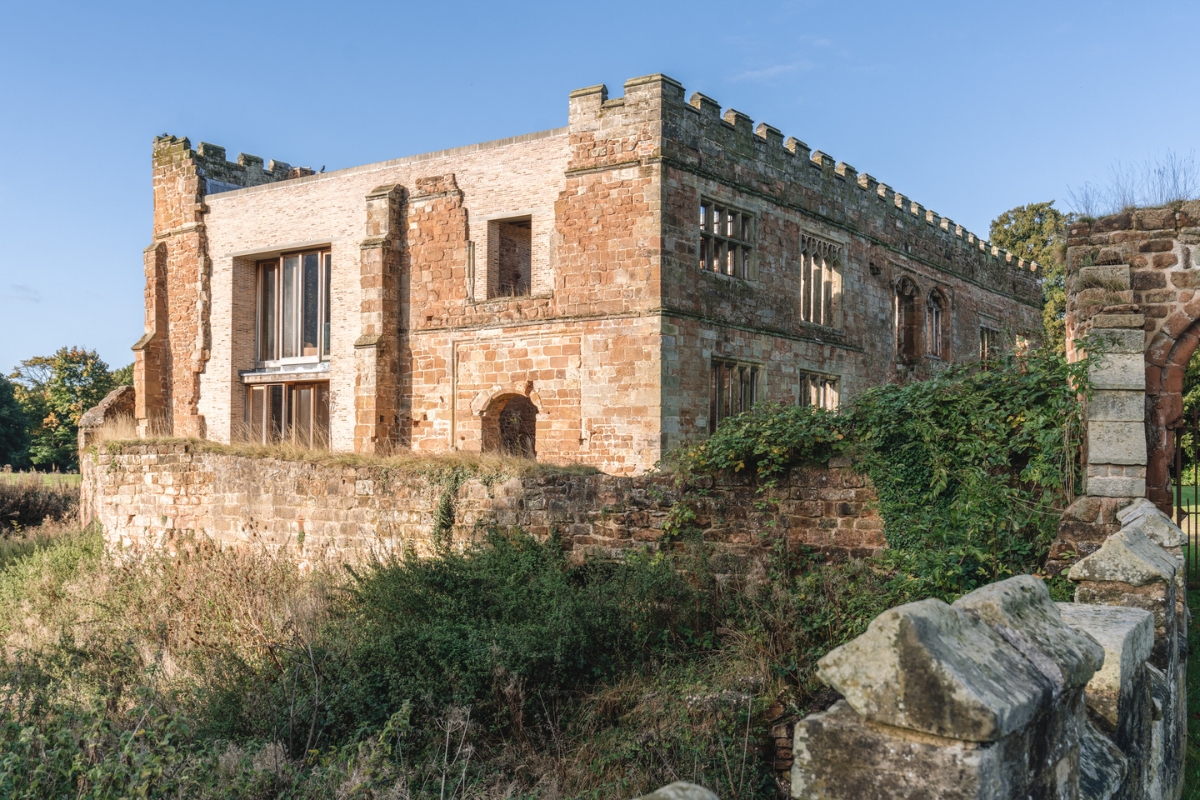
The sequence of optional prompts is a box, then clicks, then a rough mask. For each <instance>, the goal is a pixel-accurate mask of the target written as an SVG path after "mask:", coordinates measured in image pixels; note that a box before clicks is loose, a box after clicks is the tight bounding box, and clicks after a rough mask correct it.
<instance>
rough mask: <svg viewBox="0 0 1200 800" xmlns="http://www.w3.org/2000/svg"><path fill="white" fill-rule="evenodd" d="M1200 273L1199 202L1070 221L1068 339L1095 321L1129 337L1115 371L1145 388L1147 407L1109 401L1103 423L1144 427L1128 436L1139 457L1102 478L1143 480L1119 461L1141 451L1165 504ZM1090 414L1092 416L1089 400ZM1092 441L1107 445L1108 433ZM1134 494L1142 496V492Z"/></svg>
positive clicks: (1150, 487) (1199, 316)
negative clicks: (1122, 405)
mask: <svg viewBox="0 0 1200 800" xmlns="http://www.w3.org/2000/svg"><path fill="white" fill-rule="evenodd" d="M1198 276H1200V202H1187V203H1177V204H1174V205H1172V206H1168V207H1164V208H1152V209H1139V210H1132V211H1125V212H1122V213H1120V214H1115V215H1112V216H1108V217H1103V218H1101V219H1098V220H1093V221H1084V222H1078V223H1076V224H1074V225H1072V226H1071V230H1070V238H1069V239H1068V275H1067V289H1068V292H1067V315H1066V321H1067V332H1068V340H1072V339H1074V338H1076V337H1077V336H1079V335H1081V334H1082V333H1085V332H1087V331H1089V330H1097V331H1098V330H1105V331H1106V335H1109V336H1121V335H1124V336H1128V337H1131V338H1130V339H1129V344H1130V345H1131V346H1130V347H1128V348H1125V347H1123V346H1118V347H1116V349H1115V351H1114V354H1113V355H1110V356H1109V358H1108V360H1109V361H1111V362H1112V368H1111V370H1110V372H1112V373H1113V374H1114V376H1115V377H1117V378H1119V379H1123V380H1125V381H1126V382H1127V383H1128V385H1130V386H1137V387H1138V389H1139V395H1140V396H1141V395H1142V390H1143V387H1144V396H1143V399H1144V406H1143V407H1141V408H1138V407H1136V406H1132V405H1131V407H1130V408H1129V409H1128V410H1127V411H1125V412H1124V413H1123V412H1122V410H1121V409H1119V408H1117V407H1116V406H1117V404H1116V403H1110V404H1108V405H1111V406H1112V408H1111V409H1107V408H1106V410H1105V415H1104V417H1103V419H1104V420H1105V423H1104V424H1105V425H1108V426H1109V427H1111V426H1112V424H1113V423H1112V422H1108V420H1118V421H1121V420H1128V421H1129V423H1130V424H1135V425H1136V428H1137V431H1136V432H1134V433H1132V434H1130V435H1128V436H1125V437H1124V440H1126V445H1127V447H1126V448H1125V449H1127V450H1137V451H1138V452H1137V453H1135V454H1134V456H1135V457H1134V459H1133V460H1129V459H1126V460H1124V461H1123V462H1122V460H1121V459H1119V458H1117V459H1112V460H1113V461H1114V462H1116V463H1114V464H1113V465H1112V467H1110V471H1112V472H1113V473H1114V474H1112V475H1108V476H1104V477H1107V478H1108V480H1110V481H1114V480H1115V481H1121V480H1125V481H1126V482H1131V483H1132V482H1136V480H1137V478H1138V475H1137V474H1134V472H1136V469H1137V468H1136V467H1126V468H1125V469H1124V471H1121V470H1119V469H1118V468H1119V467H1120V466H1121V463H1126V464H1129V463H1135V462H1136V456H1137V455H1139V454H1140V455H1141V457H1142V458H1143V463H1145V468H1144V478H1145V496H1147V497H1149V498H1150V499H1151V500H1153V501H1154V502H1155V503H1156V504H1157V505H1158V507H1159V508H1160V509H1162V510H1163V511H1168V512H1169V510H1170V508H1171V501H1172V498H1171V493H1170V465H1171V461H1172V458H1173V456H1174V448H1175V429H1176V427H1177V426H1178V425H1179V424H1181V423H1182V416H1183V393H1182V389H1183V375H1184V371H1185V370H1186V368H1187V363H1188V361H1189V360H1190V359H1191V356H1192V354H1193V353H1194V352H1195V350H1196V346H1197V344H1200V322H1198V321H1200V293H1198V291H1197V290H1200V277H1198ZM1122 344H1123V343H1122ZM1110 349H1112V348H1110ZM1126 352H1128V353H1129V354H1128V355H1126ZM1139 352H1140V353H1141V354H1140V355H1139ZM1142 370H1144V373H1143V372H1142ZM1118 373H1121V374H1120V375H1118ZM1143 375H1144V378H1143ZM1143 381H1144V382H1143ZM1105 388H1107V387H1105ZM1117 388H1119V387H1117ZM1089 416H1094V415H1093V414H1092V413H1091V410H1090V409H1089ZM1095 424H1096V423H1094V422H1093V423H1091V425H1092V426H1095ZM1143 426H1144V427H1143ZM1143 431H1144V439H1142V440H1139V438H1138V435H1137V434H1140V433H1142V432H1143ZM1097 438H1098V437H1095V436H1089V439H1097ZM1090 444H1091V446H1093V447H1095V446H1096V445H1098V444H1099V445H1102V446H1105V445H1106V443H1105V442H1102V441H1094V442H1090ZM1106 449H1112V448H1111V447H1106ZM1131 470H1132V471H1134V472H1131ZM1126 473H1129V474H1126ZM1131 479H1132V480H1131ZM1135 488H1136V487H1135ZM1129 494H1132V495H1135V496H1141V493H1140V492H1129Z"/></svg>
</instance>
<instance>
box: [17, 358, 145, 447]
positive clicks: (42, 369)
mask: <svg viewBox="0 0 1200 800" xmlns="http://www.w3.org/2000/svg"><path fill="white" fill-rule="evenodd" d="M125 371H130V372H131V370H128V368H126V369H125V370H120V371H119V372H125ZM9 377H10V378H11V379H12V381H13V383H14V384H15V395H16V399H17V401H18V403H19V404H20V406H21V409H22V411H23V412H24V414H23V420H18V419H16V418H14V419H12V420H11V421H9V422H8V425H10V426H11V425H13V424H21V423H22V422H23V423H24V424H25V425H26V426H27V430H28V434H27V436H28V442H29V447H28V460H29V462H31V463H32V464H33V465H34V466H36V467H38V468H39V469H45V470H48V469H57V470H61V471H67V470H73V469H76V468H78V466H79V462H78V454H77V453H76V449H77V436H78V432H79V418H80V417H82V416H83V414H84V412H85V411H87V410H88V409H90V408H92V407H93V406H95V405H96V404H98V403H99V402H100V401H101V400H103V399H104V396H105V395H106V394H108V393H109V392H110V391H112V390H113V389H114V388H116V387H117V386H119V385H120V383H118V382H117V380H116V378H115V377H114V373H112V372H110V371H109V369H108V365H107V364H105V363H104V361H103V360H101V358H100V356H99V355H97V354H96V352H95V351H94V350H84V349H83V348H81V347H63V348H60V349H59V350H58V351H57V352H55V353H54V355H50V356H35V357H34V358H29V359H26V360H24V361H22V362H21V365H20V366H19V367H17V369H16V370H14V371H13V373H12V374H11V375H10V376H9ZM2 392H3V390H2V389H0V394H2ZM0 403H2V401H0ZM5 423H6V420H5V418H4V417H3V415H2V407H0V426H4V425H5ZM4 431H5V428H4V427H0V437H3V436H4V435H5V433H4ZM7 435H9V436H17V435H18V434H17V433H16V432H15V431H13V430H11V428H9V429H8V431H7Z"/></svg>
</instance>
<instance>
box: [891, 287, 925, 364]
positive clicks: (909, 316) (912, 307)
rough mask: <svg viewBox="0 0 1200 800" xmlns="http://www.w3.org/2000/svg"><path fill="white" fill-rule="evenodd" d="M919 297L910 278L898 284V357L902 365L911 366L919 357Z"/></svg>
mask: <svg viewBox="0 0 1200 800" xmlns="http://www.w3.org/2000/svg"><path fill="white" fill-rule="evenodd" d="M919 296H920V292H918V291H917V286H916V284H914V283H913V282H912V281H910V280H909V279H908V278H901V279H900V282H899V283H897V284H896V355H897V356H898V357H899V360H900V363H902V364H911V363H912V362H913V360H914V359H916V357H917V339H918V333H919V332H918V325H920V320H919V318H918V316H917V298H918V297H919Z"/></svg>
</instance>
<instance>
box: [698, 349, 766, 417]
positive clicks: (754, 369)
mask: <svg viewBox="0 0 1200 800" xmlns="http://www.w3.org/2000/svg"><path fill="white" fill-rule="evenodd" d="M765 366H766V365H764V364H760V363H757V362H751V361H743V360H741V359H737V358H721V357H720V356H713V357H712V358H710V359H709V367H708V374H709V390H708V391H709V405H708V432H709V433H714V432H715V431H716V429H717V425H719V424H720V422H721V420H722V419H725V418H727V417H731V416H734V415H736V414H739V413H741V412H743V411H749V410H750V409H751V408H753V407H754V405H755V403H756V402H757V401H758V398H759V397H760V396H762V395H763V394H764V388H765V387H764V386H763V385H762V384H763V378H764V376H765V375H766V369H765V368H764V367H765ZM730 374H734V375H736V376H737V378H738V380H737V383H738V387H739V392H738V396H737V397H736V398H735V397H734V396H733V383H734V382H733V381H732V380H730V381H729V382H728V383H722V384H721V385H720V386H718V385H717V381H718V380H719V379H723V378H724V377H725V376H727V375H730ZM743 386H744V387H745V389H742V388H741V387H743ZM746 389H748V391H749V398H746V396H745V391H746ZM726 397H727V399H728V401H729V406H730V408H729V410H728V412H725V411H723V410H722V406H723V404H722V403H721V400H722V399H726ZM747 399H748V400H749V402H746V401H747ZM735 404H736V406H738V407H737V408H734V406H735Z"/></svg>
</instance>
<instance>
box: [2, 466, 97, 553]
mask: <svg viewBox="0 0 1200 800" xmlns="http://www.w3.org/2000/svg"><path fill="white" fill-rule="evenodd" d="M47 477H49V476H46V475H43V474H41V473H36V472H31V473H4V474H3V475H2V476H0V541H2V539H3V537H4V536H6V535H11V533H12V532H13V530H14V529H19V528H24V527H29V526H31V525H40V524H41V523H42V522H43V521H45V520H46V519H51V520H58V519H62V518H64V517H68V516H71V515H73V514H74V513H75V510H76V509H77V508H78V507H79V483H78V480H72V481H68V480H47Z"/></svg>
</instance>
